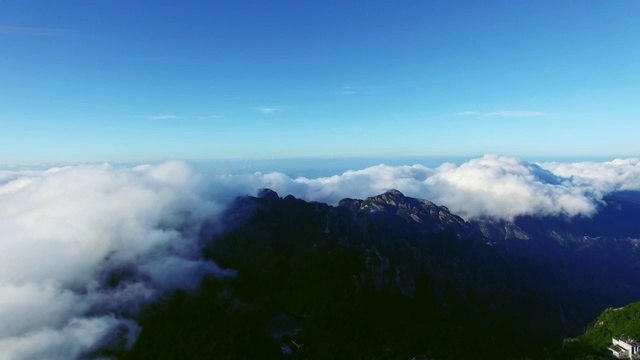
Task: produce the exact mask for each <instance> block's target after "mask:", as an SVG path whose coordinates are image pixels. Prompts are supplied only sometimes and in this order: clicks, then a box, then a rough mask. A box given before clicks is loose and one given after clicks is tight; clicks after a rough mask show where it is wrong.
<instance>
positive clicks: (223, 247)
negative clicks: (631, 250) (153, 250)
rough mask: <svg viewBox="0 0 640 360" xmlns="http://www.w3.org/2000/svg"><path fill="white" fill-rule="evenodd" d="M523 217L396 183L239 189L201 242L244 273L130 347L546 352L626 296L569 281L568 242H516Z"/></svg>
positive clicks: (160, 354)
mask: <svg viewBox="0 0 640 360" xmlns="http://www.w3.org/2000/svg"><path fill="white" fill-rule="evenodd" d="M518 221H519V220H516V222H515V223H514V224H500V223H491V222H484V223H478V222H476V223H469V222H466V221H464V220H463V219H462V218H460V217H458V216H456V215H454V214H452V213H450V212H449V211H448V209H447V208H446V207H443V206H437V205H435V204H433V203H431V202H429V201H426V200H420V199H414V198H410V197H406V196H404V195H403V194H401V193H400V192H398V191H395V190H391V191H388V192H386V193H384V194H381V195H379V196H375V197H371V198H368V199H365V200H355V199H344V200H342V201H341V202H340V203H339V205H338V206H336V207H332V206H328V205H326V204H321V203H309V202H305V201H302V200H299V199H295V198H294V197H292V196H287V197H285V198H280V197H279V196H278V195H277V194H275V193H274V192H273V191H270V190H263V191H262V192H261V193H260V196H259V197H255V198H254V197H243V198H238V199H236V201H235V203H234V204H233V206H231V207H230V208H229V209H228V211H227V213H226V216H225V222H226V223H227V224H228V226H229V228H230V229H229V231H228V232H226V233H225V234H224V235H222V236H219V237H217V238H215V239H214V240H213V241H212V242H211V243H210V244H209V245H208V248H207V251H206V253H207V256H209V257H211V258H212V259H214V260H215V261H216V262H217V263H219V264H220V265H222V266H224V267H230V268H234V269H236V270H238V273H239V276H238V278H237V279H234V280H224V281H221V280H213V279H208V280H207V281H205V282H204V283H203V284H202V286H201V289H200V291H199V292H198V293H196V294H194V295H190V296H185V295H178V296H177V297H176V298H175V299H173V300H171V301H169V302H167V303H165V304H163V305H160V306H158V307H157V308H156V309H155V310H153V311H150V312H149V313H148V314H147V315H146V316H145V317H144V318H143V319H141V323H142V325H143V331H142V334H141V337H140V339H139V342H138V343H137V345H136V346H135V347H134V349H133V350H132V352H131V353H129V354H128V355H127V357H128V358H135V359H138V358H149V359H151V358H153V359H158V358H175V355H176V354H183V355H184V354H188V355H189V357H197V358H206V357H215V358H255V357H256V356H258V357H260V358H265V357H266V358H269V357H273V358H277V357H281V356H283V355H282V354H283V352H282V351H281V349H280V347H281V346H285V347H288V349H290V350H291V352H292V353H293V355H292V356H295V357H300V358H363V359H364V358H366V359H373V358H399V359H408V358H411V357H414V356H429V357H431V358H439V359H456V358H461V357H463V356H475V357H478V358H487V357H490V358H508V359H514V358H519V357H521V356H528V355H536V356H542V355H543V354H547V355H545V356H550V354H551V353H552V352H550V351H546V350H545V349H551V350H552V349H554V348H558V349H559V348H560V345H561V341H562V338H563V337H564V336H566V335H567V334H571V333H572V332H575V329H577V328H579V327H580V326H583V324H585V323H586V321H585V322H584V323H581V321H582V319H583V318H584V317H585V316H586V315H585V314H590V313H593V312H594V311H596V312H595V313H594V314H593V315H591V318H593V316H595V314H597V311H600V310H601V309H602V308H599V309H597V310H596V309H595V307H596V305H594V304H606V303H607V302H608V301H611V299H610V297H614V298H616V299H618V298H620V296H621V295H620V294H613V295H612V294H607V293H606V292H600V291H601V290H603V289H599V288H597V287H599V286H602V283H601V282H599V281H591V282H589V281H590V280H589V279H588V278H587V279H578V280H576V276H578V275H579V274H580V271H581V270H575V269H573V268H572V267H571V266H569V265H567V264H565V262H563V261H561V259H562V258H563V256H564V253H562V252H559V253H556V252H555V250H554V251H547V250H545V248H546V247H549V246H551V247H552V248H553V249H556V248H562V245H558V242H557V241H555V242H552V241H549V239H548V238H545V239H541V240H540V241H541V242H544V241H546V242H548V244H544V245H540V246H538V245H535V246H533V247H531V248H527V245H524V246H523V245H522V244H521V243H522V242H529V243H533V241H538V240H537V239H536V237H537V236H538V233H536V232H534V231H533V230H531V229H530V228H528V227H527V226H525V225H522V224H523V223H522V222H520V223H518ZM547 224H550V223H547ZM542 226H545V225H544V223H541V224H537V225H536V227H535V228H537V227H542ZM509 227H511V228H512V230H510V232H508V233H509V234H514V235H513V236H515V239H513V238H512V237H513V236H512V235H509V236H511V237H509V236H506V235H505V234H506V233H507V232H506V231H505V232H504V233H501V231H502V230H501V229H507V228H509ZM516 227H517V228H516ZM513 229H516V230H513ZM541 231H542V230H541ZM550 231H555V230H550ZM495 234H498V235H495ZM523 234H524V235H523ZM487 235H489V236H487ZM525 237H526V238H525ZM527 239H528V240H527ZM515 241H520V242H521V243H516V244H515V246H514V244H513V243H514V242H515ZM562 251H566V252H567V253H571V252H572V251H574V250H573V249H569V248H568V249H565V250H562ZM558 254H560V255H558ZM576 256H578V255H576ZM577 258H579V256H578V257H577ZM577 258H576V259H577ZM585 284H592V285H593V286H595V288H589V287H588V286H587V287H586V288H587V290H585ZM605 290H606V288H605ZM587 295H588V296H590V297H591V298H589V299H585V298H584V296H587ZM624 295H625V296H626V295H628V293H625V294H624ZM616 299H614V300H616ZM587 300H588V301H587ZM606 306H611V304H608V305H606ZM287 324H288V325H287ZM291 324H295V325H291ZM283 334H284V335H283ZM292 341H295V344H304V346H302V347H301V348H297V346H294V345H292V343H291V342H292Z"/></svg>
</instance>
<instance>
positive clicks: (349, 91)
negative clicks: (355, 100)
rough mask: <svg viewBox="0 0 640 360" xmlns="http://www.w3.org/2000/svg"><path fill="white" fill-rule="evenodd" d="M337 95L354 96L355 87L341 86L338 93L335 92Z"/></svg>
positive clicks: (355, 92)
mask: <svg viewBox="0 0 640 360" xmlns="http://www.w3.org/2000/svg"><path fill="white" fill-rule="evenodd" d="M336 93H337V94H338V95H343V96H351V95H355V94H357V93H358V92H357V91H356V87H355V86H343V87H342V88H341V89H340V90H339V91H337V92H336Z"/></svg>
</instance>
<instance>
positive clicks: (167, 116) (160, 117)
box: [139, 114, 182, 120]
mask: <svg viewBox="0 0 640 360" xmlns="http://www.w3.org/2000/svg"><path fill="white" fill-rule="evenodd" d="M139 117H140V118H143V119H147V120H174V119H182V116H178V115H174V114H155V115H142V116H139Z"/></svg>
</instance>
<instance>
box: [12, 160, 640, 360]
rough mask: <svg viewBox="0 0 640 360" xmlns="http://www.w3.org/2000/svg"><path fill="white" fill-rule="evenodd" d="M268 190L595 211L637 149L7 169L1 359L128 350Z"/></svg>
mask: <svg viewBox="0 0 640 360" xmlns="http://www.w3.org/2000/svg"><path fill="white" fill-rule="evenodd" d="M264 187H267V188H271V189H273V190H275V191H277V192H278V193H279V194H280V195H281V196H284V195H286V194H293V195H294V196H296V197H299V198H303V199H306V200H312V201H322V202H327V203H329V204H336V203H337V202H338V201H339V200H340V199H342V198H345V197H351V198H366V197H368V196H373V195H377V194H380V193H382V192H384V191H386V190H389V189H398V190H400V191H402V192H403V193H405V194H406V195H409V196H413V197H419V198H426V199H429V200H431V201H433V202H435V203H437V204H441V205H446V206H447V207H449V209H450V210H451V211H452V212H454V213H457V214H460V215H462V216H464V217H465V218H474V217H493V218H500V219H507V220H508V219H513V218H514V217H515V216H518V215H535V214H538V215H568V216H590V215H592V214H593V213H594V212H595V211H597V209H598V206H599V205H600V204H601V203H602V202H603V201H604V200H603V199H604V197H605V196H606V194H608V193H611V192H613V191H618V190H640V159H624V160H620V159H618V160H614V161H610V162H603V163H591V162H582V163H571V164H566V163H537V164H536V163H529V162H527V161H524V160H522V159H518V158H513V157H506V156H499V155H487V156H484V157H482V158H477V159H472V160H470V161H468V162H466V163H463V164H460V165H455V164H451V163H445V164H443V165H441V166H439V167H436V168H429V167H426V166H422V165H411V166H388V165H377V166H373V167H369V168H366V169H362V170H351V171H346V172H344V173H342V174H340V175H334V176H330V177H322V178H316V179H310V178H304V177H300V178H291V177H289V176H287V175H285V174H282V173H266V174H264V173H254V174H242V175H225V176H215V177H208V178H205V177H203V176H201V175H199V174H197V173H195V172H194V171H193V170H191V168H189V167H188V166H187V165H185V164H182V163H176V162H168V163H164V164H160V165H154V166H150V165H145V166H138V167H134V168H118V167H114V166H110V165H83V166H70V167H64V168H54V169H50V170H46V171H13V172H12V171H4V172H0V233H1V234H2V236H1V237H0V294H2V296H0V358H2V359H33V358H53V359H74V358H84V357H87V356H89V355H92V354H93V355H95V354H96V351H97V350H99V349H104V348H123V347H124V348H126V347H129V346H131V345H132V344H133V343H134V342H135V340H136V338H137V335H138V333H139V331H140V327H139V325H137V324H136V323H135V321H134V320H133V318H134V317H135V314H136V313H137V312H138V311H140V310H141V309H143V308H144V307H145V306H146V305H148V304H149V303H151V302H153V301H156V300H158V299H159V298H160V297H161V296H162V295H163V294H166V293H167V292H168V291H172V290H176V289H184V290H190V289H194V288H195V287H196V286H197V284H198V283H199V281H200V279H201V278H202V277H203V276H205V275H213V276H223V277H224V276H234V275H235V274H234V272H233V271H232V270H225V269H220V268H219V267H218V266H217V265H216V264H214V263H213V262H211V261H207V260H204V259H202V258H201V253H200V250H201V247H202V245H203V241H205V240H206V239H208V238H210V237H211V228H216V227H220V226H223V225H224V224H218V223H217V222H216V221H217V220H216V219H218V218H219V215H220V213H221V212H222V211H223V210H224V207H225V205H226V204H227V203H229V202H231V201H232V200H233V199H234V198H235V197H236V196H238V195H246V194H256V193H257V190H258V189H260V188H264Z"/></svg>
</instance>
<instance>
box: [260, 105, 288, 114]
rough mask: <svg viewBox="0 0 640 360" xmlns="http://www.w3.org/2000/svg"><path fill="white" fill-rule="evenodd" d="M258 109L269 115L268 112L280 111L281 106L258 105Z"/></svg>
mask: <svg viewBox="0 0 640 360" xmlns="http://www.w3.org/2000/svg"><path fill="white" fill-rule="evenodd" d="M258 111H260V112H261V113H263V114H265V115H269V114H273V113H275V112H278V111H282V108H280V107H276V106H264V107H259V108H258Z"/></svg>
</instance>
